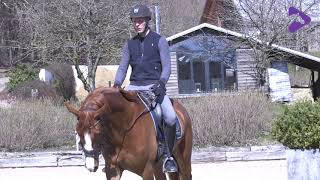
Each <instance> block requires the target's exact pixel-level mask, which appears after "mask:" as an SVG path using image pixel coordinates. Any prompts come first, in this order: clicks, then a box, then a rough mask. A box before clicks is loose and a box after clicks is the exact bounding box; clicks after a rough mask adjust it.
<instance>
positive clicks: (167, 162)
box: [163, 123, 178, 173]
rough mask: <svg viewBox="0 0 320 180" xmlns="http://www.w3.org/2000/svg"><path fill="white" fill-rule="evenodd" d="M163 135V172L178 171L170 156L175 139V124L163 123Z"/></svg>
mask: <svg viewBox="0 0 320 180" xmlns="http://www.w3.org/2000/svg"><path fill="white" fill-rule="evenodd" d="M163 130H164V136H165V141H166V142H165V143H166V144H165V146H166V149H165V151H166V152H165V159H164V161H163V172H164V173H166V172H178V166H177V163H176V161H175V160H174V158H173V157H172V151H173V146H174V144H175V141H176V124H174V125H172V126H170V125H168V124H166V123H165V124H164V127H163Z"/></svg>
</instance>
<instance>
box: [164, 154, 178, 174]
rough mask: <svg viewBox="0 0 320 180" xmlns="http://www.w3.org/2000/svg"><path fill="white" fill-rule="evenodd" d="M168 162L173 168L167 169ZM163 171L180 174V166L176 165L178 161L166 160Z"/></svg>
mask: <svg viewBox="0 0 320 180" xmlns="http://www.w3.org/2000/svg"><path fill="white" fill-rule="evenodd" d="M168 161H171V162H172V166H171V167H166V164H167V162H168ZM167 168H168V169H167ZM162 171H163V173H175V172H178V165H177V163H176V161H175V160H174V158H173V157H167V158H165V159H164V161H163V165H162Z"/></svg>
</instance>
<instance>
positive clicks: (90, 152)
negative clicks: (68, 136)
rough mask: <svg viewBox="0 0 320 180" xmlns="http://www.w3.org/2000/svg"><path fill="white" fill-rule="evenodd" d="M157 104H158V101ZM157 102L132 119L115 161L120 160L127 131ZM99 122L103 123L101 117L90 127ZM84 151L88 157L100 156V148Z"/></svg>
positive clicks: (125, 131)
mask: <svg viewBox="0 0 320 180" xmlns="http://www.w3.org/2000/svg"><path fill="white" fill-rule="evenodd" d="M157 104H158V103H157ZM157 104H156V105H155V106H151V108H146V107H145V108H144V110H143V111H142V112H141V113H140V114H139V115H138V116H137V117H136V118H135V119H134V120H133V121H132V123H131V124H130V125H129V126H128V127H127V128H126V129H125V130H124V132H123V137H122V141H121V146H120V150H119V152H118V153H117V157H116V161H115V162H117V161H118V158H119V154H120V152H121V150H122V147H123V143H124V140H125V138H126V135H127V133H128V132H129V131H130V130H131V129H132V128H133V127H134V125H135V124H136V122H137V121H138V119H139V118H140V117H142V116H143V115H145V114H147V113H149V112H150V111H152V110H153V109H154V108H155V107H156V106H157ZM99 123H101V119H99V120H97V121H96V122H95V123H94V124H93V125H92V126H90V127H89V129H92V128H94V127H95V126H96V125H97V124H99ZM83 152H84V154H85V156H86V157H93V158H95V156H99V152H100V149H98V150H91V151H87V150H85V149H84V150H83Z"/></svg>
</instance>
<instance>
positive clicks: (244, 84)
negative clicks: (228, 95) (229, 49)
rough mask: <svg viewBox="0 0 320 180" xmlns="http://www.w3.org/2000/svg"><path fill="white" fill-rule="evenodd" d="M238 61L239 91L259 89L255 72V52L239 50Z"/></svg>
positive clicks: (237, 52)
mask: <svg viewBox="0 0 320 180" xmlns="http://www.w3.org/2000/svg"><path fill="white" fill-rule="evenodd" d="M236 61H237V82H238V90H245V89H254V88H257V87H258V80H257V78H256V77H257V75H256V72H255V71H254V68H255V59H254V58H253V50H250V49H237V50H236Z"/></svg>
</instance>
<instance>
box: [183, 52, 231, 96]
mask: <svg viewBox="0 0 320 180" xmlns="http://www.w3.org/2000/svg"><path fill="white" fill-rule="evenodd" d="M177 63H178V86H179V93H180V94H194V93H208V92H219V91H225V90H236V89H237V87H236V73H235V71H234V69H233V68H231V67H229V66H227V65H225V64H224V63H223V62H218V61H217V62H216V61H205V60H203V59H196V58H189V59H188V58H186V57H185V56H183V55H178V58H177Z"/></svg>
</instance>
